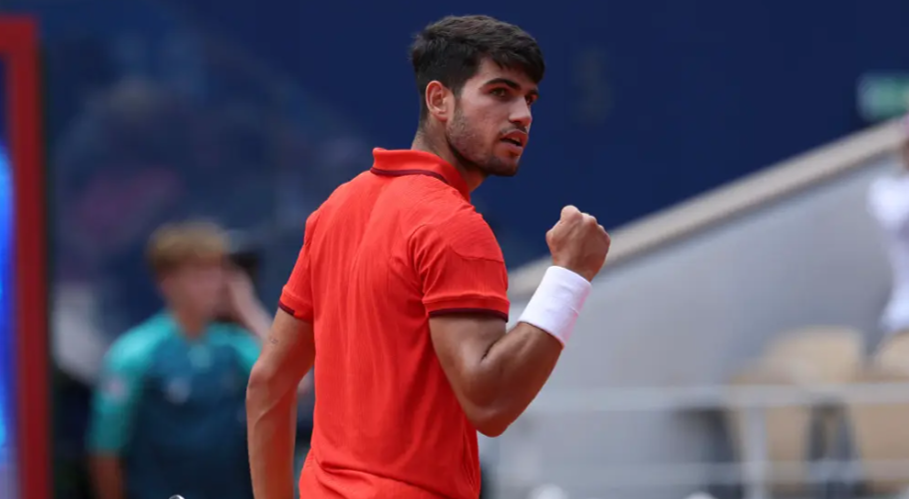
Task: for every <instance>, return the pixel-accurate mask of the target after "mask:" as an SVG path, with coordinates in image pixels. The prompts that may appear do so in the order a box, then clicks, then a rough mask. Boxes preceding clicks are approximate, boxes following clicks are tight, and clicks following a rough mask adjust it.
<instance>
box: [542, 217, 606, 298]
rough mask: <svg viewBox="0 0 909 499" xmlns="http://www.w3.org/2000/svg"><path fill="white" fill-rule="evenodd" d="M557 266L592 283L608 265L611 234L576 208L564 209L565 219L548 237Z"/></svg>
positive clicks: (594, 219)
mask: <svg viewBox="0 0 909 499" xmlns="http://www.w3.org/2000/svg"><path fill="white" fill-rule="evenodd" d="M546 243H547V244H548V245H549V252H550V253H552V263H553V265H558V266H559V267H564V268H566V269H568V270H571V271H572V272H575V273H577V274H579V275H581V276H582V277H584V278H585V279H587V280H588V281H592V280H593V278H594V277H596V275H597V274H598V273H599V272H600V269H601V268H602V267H603V263H605V262H606V254H607V253H608V252H609V244H610V239H609V234H607V233H606V229H604V228H603V226H602V225H600V224H599V223H597V219H596V218H594V217H593V216H591V215H588V214H587V213H582V212H581V211H580V210H578V209H577V208H575V207H574V206H566V207H564V208H562V218H560V219H559V221H558V222H557V223H556V224H555V225H554V226H553V227H552V229H549V232H547V233H546Z"/></svg>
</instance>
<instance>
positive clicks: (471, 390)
mask: <svg viewBox="0 0 909 499" xmlns="http://www.w3.org/2000/svg"><path fill="white" fill-rule="evenodd" d="M429 331H430V336H431V338H432V345H433V348H434V349H435V352H436V356H437V357H438V359H439V364H440V365H441V366H442V370H443V371H444V372H445V376H446V377H447V378H448V381H449V383H450V384H451V386H452V389H453V390H454V392H455V394H456V395H457V396H458V399H459V400H460V401H461V403H462V404H468V403H470V402H471V401H472V400H475V399H476V398H478V396H479V395H478V394H480V393H481V392H482V391H483V389H484V388H485V387H484V386H481V384H482V383H481V380H482V379H483V378H484V377H485V376H483V375H484V374H485V373H483V372H482V368H483V360H484V359H485V358H486V356H487V355H488V354H489V351H490V349H491V348H492V346H493V345H494V344H495V343H496V342H497V341H498V340H499V339H500V338H502V336H504V335H505V320H504V319H503V318H502V317H499V316H497V315H494V314H487V313H476V314H447V315H441V316H437V317H432V318H430V319H429Z"/></svg>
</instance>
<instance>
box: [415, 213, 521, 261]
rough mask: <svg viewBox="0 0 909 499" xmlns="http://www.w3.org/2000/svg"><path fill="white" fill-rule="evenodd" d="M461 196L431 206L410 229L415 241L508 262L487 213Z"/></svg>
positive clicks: (422, 244) (476, 256)
mask: <svg viewBox="0 0 909 499" xmlns="http://www.w3.org/2000/svg"><path fill="white" fill-rule="evenodd" d="M458 199H459V200H458ZM458 199H456V200H454V201H452V200H448V203H450V204H446V205H441V204H439V205H436V206H435V207H434V208H431V209H429V210H428V211H427V213H426V215H427V216H425V217H422V219H421V220H419V221H418V223H416V224H414V226H413V227H414V228H413V230H411V231H410V235H409V240H410V241H411V244H416V245H417V246H424V245H432V246H440V247H444V248H445V249H448V250H450V251H452V252H454V253H456V254H458V255H459V256H462V257H465V258H477V259H491V260H496V261H503V262H504V258H503V256H502V250H501V248H500V247H499V243H498V241H497V240H496V237H495V234H493V232H492V229H491V228H490V227H489V224H488V223H487V222H486V220H485V219H484V218H483V215H481V214H480V213H478V212H477V211H476V209H475V208H474V207H473V205H471V204H470V203H468V202H467V201H465V200H464V199H463V198H460V197H458Z"/></svg>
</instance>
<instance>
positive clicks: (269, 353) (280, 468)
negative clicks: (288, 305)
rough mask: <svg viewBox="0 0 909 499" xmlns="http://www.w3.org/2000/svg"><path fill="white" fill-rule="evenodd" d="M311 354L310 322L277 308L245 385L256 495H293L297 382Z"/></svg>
mask: <svg viewBox="0 0 909 499" xmlns="http://www.w3.org/2000/svg"><path fill="white" fill-rule="evenodd" d="M314 359H315V346H314V344H313V330H312V325H310V324H305V323H301V322H298V321H297V320H296V319H294V318H293V317H291V316H290V315H288V314H286V313H284V312H278V315H277V317H276V318H275V324H274V326H273V328H272V334H271V335H270V336H269V338H268V340H267V341H266V342H265V348H264V349H263V351H262V354H261V355H260V356H259V360H258V361H257V362H256V365H255V366H253V369H252V372H251V373H250V376H249V386H248V387H247V390H246V421H247V438H248V439H249V463H250V471H251V473H252V481H253V492H254V493H255V497H256V499H291V498H292V497H293V483H294V476H293V454H294V441H295V437H296V427H297V388H298V386H299V384H300V380H301V379H303V376H304V375H305V374H306V372H307V371H309V369H310V368H311V367H312V364H313V361H314Z"/></svg>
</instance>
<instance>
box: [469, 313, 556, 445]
mask: <svg viewBox="0 0 909 499" xmlns="http://www.w3.org/2000/svg"><path fill="white" fill-rule="evenodd" d="M561 353H562V344H561V343H560V342H559V341H558V340H557V339H555V338H554V337H553V336H552V335H550V334H549V333H547V332H545V331H543V330H542V329H539V328H537V327H535V326H532V325H530V324H527V323H524V322H519V323H518V324H517V325H516V326H515V327H514V328H512V329H511V331H510V332H508V333H507V334H505V335H503V336H502V337H500V338H499V339H498V340H497V341H496V342H495V343H493V344H492V346H491V347H490V348H489V350H488V352H487V354H486V355H485V356H484V357H483V359H482V360H481V361H480V368H479V369H478V371H477V372H478V375H479V376H478V379H477V384H478V385H479V386H482V387H484V389H483V390H481V392H482V393H481V397H482V401H481V402H482V403H483V405H484V406H486V407H487V408H488V410H489V412H490V413H491V414H492V417H494V418H495V419H497V420H499V422H500V423H501V424H502V425H504V426H505V427H507V426H508V425H509V424H511V423H512V422H513V421H514V420H515V419H517V418H518V416H520V415H521V413H523V412H524V410H525V409H527V406H529V405H530V403H531V402H532V401H533V399H534V398H535V397H536V396H537V394H538V393H539V392H540V390H541V389H542V388H543V385H545V384H546V381H547V380H548V379H549V375H550V374H552V370H553V369H554V368H555V365H556V362H558V360H559V356H560V355H561Z"/></svg>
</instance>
